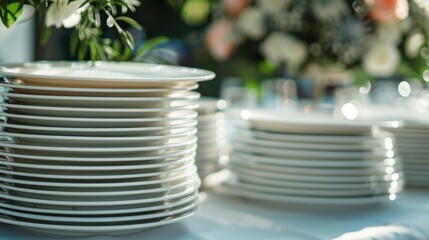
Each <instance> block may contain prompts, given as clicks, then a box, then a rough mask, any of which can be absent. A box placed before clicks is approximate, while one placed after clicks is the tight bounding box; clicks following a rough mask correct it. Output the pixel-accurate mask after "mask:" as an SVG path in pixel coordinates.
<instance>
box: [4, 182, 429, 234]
mask: <svg viewBox="0 0 429 240" xmlns="http://www.w3.org/2000/svg"><path fill="white" fill-rule="evenodd" d="M201 199H202V204H201V208H200V209H199V211H198V213H197V214H196V215H195V216H192V217H190V218H188V219H186V220H184V221H182V222H180V223H176V224H172V225H169V226H164V227H159V228H155V229H152V230H149V231H146V232H140V233H136V234H131V235H126V236H117V237H114V236H95V237H87V238H79V239H82V240H83V239H84V240H102V239H103V240H104V239H107V240H119V239H127V240H141V239H157V240H161V239H172V240H174V239H206V240H211V239H213V240H214V239H222V240H227V239H334V238H338V239H401V240H403V239H429V191H428V190H427V189H411V190H407V191H405V192H404V193H402V194H401V195H399V196H398V199H397V201H396V202H394V203H392V204H385V205H380V206H369V207H354V208H349V209H338V208H327V209H319V210H315V209H312V210H308V209H292V208H290V207H287V206H286V207H285V206H284V205H282V204H273V203H267V202H258V201H253V200H247V199H243V198H238V197H233V196H224V195H218V194H216V193H213V192H203V193H201ZM346 234H348V235H346ZM362 234H367V235H365V238H363V237H362V236H364V235H362ZM341 236H342V237H341ZM355 236H358V237H359V238H353V237H355ZM370 237H373V238H370ZM382 237H385V238H382ZM0 239H1V240H41V239H43V240H59V239H62V240H69V239H77V238H64V237H47V236H41V235H35V234H34V233H31V232H26V231H23V230H20V229H18V228H15V227H11V226H9V225H5V224H0Z"/></svg>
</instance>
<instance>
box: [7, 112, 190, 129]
mask: <svg viewBox="0 0 429 240" xmlns="http://www.w3.org/2000/svg"><path fill="white" fill-rule="evenodd" d="M196 115H197V113H196V112H195V111H192V110H180V111H175V112H172V113H169V114H168V115H167V117H158V118H156V117H155V118H71V117H49V116H33V115H23V114H9V113H4V112H0V117H6V118H7V119H8V122H9V123H10V122H11V121H13V123H15V122H18V123H23V124H29V125H41V126H48V127H94V128H96V127H98V128H105V127H107V128H114V127H116V128H119V127H145V126H146V127H150V126H165V125H176V124H180V123H182V122H183V121H182V122H180V121H177V120H183V119H194V118H195V116H196Z"/></svg>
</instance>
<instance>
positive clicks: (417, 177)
mask: <svg viewBox="0 0 429 240" xmlns="http://www.w3.org/2000/svg"><path fill="white" fill-rule="evenodd" d="M390 131H391V132H392V133H393V134H394V135H395V138H396V140H397V146H398V150H399V153H400V154H401V158H402V160H403V163H404V172H405V177H406V179H407V186H429V148H428V146H429V145H428V142H429V125H428V124H427V123H424V124H423V123H421V124H419V123H416V122H415V123H411V122H406V123H405V124H404V127H402V128H396V129H391V130H390Z"/></svg>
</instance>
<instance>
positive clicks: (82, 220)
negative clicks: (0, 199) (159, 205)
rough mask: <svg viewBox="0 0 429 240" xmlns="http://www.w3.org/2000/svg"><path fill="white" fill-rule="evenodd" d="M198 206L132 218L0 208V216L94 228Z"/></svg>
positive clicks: (180, 207)
mask: <svg viewBox="0 0 429 240" xmlns="http://www.w3.org/2000/svg"><path fill="white" fill-rule="evenodd" d="M197 205H198V201H194V202H193V203H190V204H188V205H184V206H179V207H175V208H173V209H168V210H163V211H157V212H154V213H146V214H144V213H143V214H142V213H139V214H134V215H132V216H116V217H107V216H106V217H73V216H71V217H63V216H51V215H42V214H35V213H22V212H18V211H14V210H6V209H2V208H0V214H5V215H7V216H11V217H19V218H26V219H32V220H33V221H34V220H36V221H48V222H53V223H56V222H58V223H60V222H63V223H70V225H77V226H80V225H81V224H83V225H85V224H92V225H94V226H100V225H103V224H112V223H115V224H118V223H121V222H128V221H141V220H146V219H153V222H156V221H157V218H165V217H168V216H172V215H177V214H182V213H184V212H189V211H191V210H193V209H195V208H196V207H197Z"/></svg>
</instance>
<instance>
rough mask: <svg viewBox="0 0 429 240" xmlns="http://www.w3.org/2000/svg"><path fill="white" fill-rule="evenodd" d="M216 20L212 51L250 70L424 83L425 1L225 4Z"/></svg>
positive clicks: (229, 0) (428, 30) (209, 40)
mask: <svg viewBox="0 0 429 240" xmlns="http://www.w3.org/2000/svg"><path fill="white" fill-rule="evenodd" d="M213 16H214V20H213V22H212V23H211V24H210V26H209V28H208V30H207V34H206V37H205V40H206V41H205V42H206V45H207V47H208V49H209V52H210V53H211V55H212V56H213V57H214V58H215V59H216V60H218V61H220V62H222V61H227V60H228V61H229V60H230V59H231V58H241V59H245V61H247V62H248V63H249V62H250V63H249V64H248V65H246V66H247V69H248V71H250V69H259V71H258V72H259V73H261V72H263V73H267V72H271V73H272V74H274V75H275V74H277V75H278V74H279V70H280V72H281V74H283V75H285V74H286V75H292V76H297V75H302V74H306V75H317V74H321V73H322V74H323V72H325V71H324V69H337V70H338V71H340V72H341V71H348V72H352V75H353V78H354V80H355V81H358V82H359V81H363V80H369V79H375V78H390V77H392V76H405V77H410V78H418V79H423V75H422V73H423V71H425V70H426V69H427V65H426V63H427V61H428V60H429V45H428V36H429V7H428V6H427V4H426V3H425V1H420V0H410V1H407V0H353V1H350V0H323V1H311V0H222V1H220V4H219V5H218V6H217V7H216V8H215V10H214V13H213ZM249 66H252V67H249ZM315 69H317V70H315ZM428 73H429V72H428ZM428 80H429V79H428Z"/></svg>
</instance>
